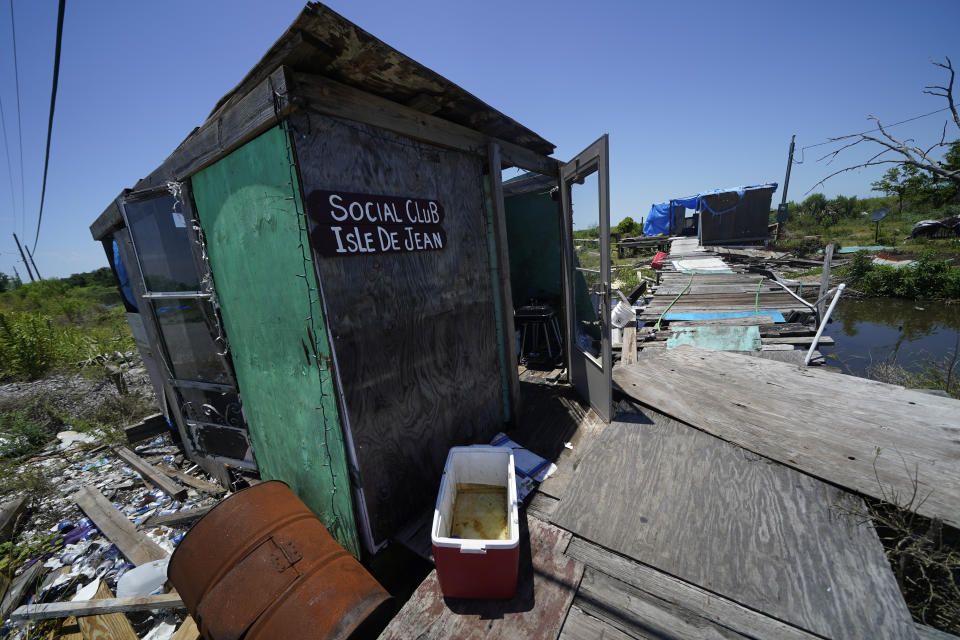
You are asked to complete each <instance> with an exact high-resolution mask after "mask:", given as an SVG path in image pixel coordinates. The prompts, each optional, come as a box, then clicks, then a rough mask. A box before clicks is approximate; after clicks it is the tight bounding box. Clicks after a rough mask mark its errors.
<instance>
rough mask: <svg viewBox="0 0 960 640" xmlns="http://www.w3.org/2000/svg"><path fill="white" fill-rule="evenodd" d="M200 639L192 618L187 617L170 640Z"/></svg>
mask: <svg viewBox="0 0 960 640" xmlns="http://www.w3.org/2000/svg"><path fill="white" fill-rule="evenodd" d="M199 639H200V630H199V629H198V628H197V623H196V622H194V620H193V617H192V616H187V618H186V620H184V621H183V624H181V625H180V626H179V627H178V628H177V630H176V632H175V633H174V634H173V637H171V638H170V640H199Z"/></svg>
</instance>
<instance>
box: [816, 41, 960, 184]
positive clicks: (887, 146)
mask: <svg viewBox="0 0 960 640" xmlns="http://www.w3.org/2000/svg"><path fill="white" fill-rule="evenodd" d="M930 62H931V63H932V64H934V65H936V66H938V67H940V68H942V69H946V70H947V71H949V72H950V81H949V82H948V83H947V85H946V86H940V85H930V86H926V87H924V88H923V92H924V93H929V94H930V95H933V96H940V97H943V98H946V99H947V105H948V106H947V107H946V108H948V109H950V112H951V113H952V114H953V123H954V124H955V125H956V126H957V129H960V115H958V114H957V104H956V102H954V99H953V79H954V75H955V73H954V69H953V63H952V62H951V61H950V58H949V57H946V62H945V63H943V62H937V61H936V60H931V61H930ZM868 119H869V120H873V121H874V122H876V123H877V128H876V129H874V130H873V131H865V132H863V133H851V134H849V135H845V136H839V137H837V138H830V142H843V141H847V142H846V143H845V144H843V145H842V146H841V147H839V148H838V149H835V150H834V151H831V152H830V153H827V154H826V155H824V156H822V157H820V158H818V160H817V161H818V162H819V161H821V160H825V159H827V158H829V160H828V162H827V164H830V163H832V162H833V161H834V160H835V159H836V158H837V156H838V155H839V154H840V153H841V152H843V151H845V150H847V149H850V148H851V147H855V146H857V145H859V144H863V143H865V142H866V143H873V144H877V145H880V147H882V149H881V150H880V151H879V152H878V153H876V154H874V155H873V156H872V157H871V158H870V159H868V160H867V161H866V162H861V163H860V164H855V165H853V166H851V167H845V168H843V169H840V170H838V171H834V172H833V173H831V174H830V175H828V176H827V177H826V178H823V179H822V180H820V182H818V183H816V184H815V185H813V186H812V187H811V188H810V189H809V191H807V193H810V191H813V190H814V189H816V188H817V187H819V186H823V184H824V183H825V182H826V181H827V180H829V179H830V178H832V177H834V176H836V175H839V174H841V173H845V172H847V171H853V170H854V169H862V168H864V167H874V166H878V165H882V164H897V165H910V166H914V167H916V168H918V169H922V170H923V171H927V172H929V173H930V174H931V175H933V176H935V177H938V178H941V179H944V180H950V181H951V182H955V183H957V184H960V169H951V168H949V167H946V166H944V165H943V163H941V162H940V161H938V160H935V159H934V158H933V157H931V155H930V154H931V153H933V151H934V150H936V149H939V148H941V147H947V146H950V144H952V142H947V125H948V124H949V121H945V122H944V123H943V133H942V134H941V135H940V140H939V142H937V143H936V144H933V145H930V146H929V147H927V148H926V149H924V148H922V147H919V146H915V143H914V141H913V140H898V139H897V138H894V137H893V136H891V135H890V134H889V133H888V132H887V131H886V129H884V127H883V124H881V122H880V119H879V118H877V117H876V116H874V115H871V116H870V117H869V118H868ZM874 131H878V132H879V133H880V135H876V134H874V133H873V132H874ZM871 134H872V135H871ZM889 154H897V155H899V156H900V157H897V158H891V157H886V156H888V155H889Z"/></svg>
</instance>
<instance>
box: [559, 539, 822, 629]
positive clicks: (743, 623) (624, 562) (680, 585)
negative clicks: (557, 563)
mask: <svg viewBox="0 0 960 640" xmlns="http://www.w3.org/2000/svg"><path fill="white" fill-rule="evenodd" d="M567 555H568V556H571V557H573V558H576V559H577V560H579V561H580V562H582V563H583V564H584V565H586V566H587V567H593V568H594V569H596V570H598V571H602V572H603V573H605V574H606V575H608V576H610V577H612V578H616V579H617V580H620V581H621V582H625V583H626V584H629V585H631V586H633V587H636V588H637V589H639V590H641V591H644V592H646V593H648V594H651V595H653V596H655V597H656V598H658V599H660V600H663V601H665V602H669V603H670V604H672V605H675V606H678V607H681V608H683V609H686V610H688V611H689V612H691V613H693V614H696V615H698V616H700V617H703V618H705V619H707V620H710V621H712V622H714V623H716V624H718V625H720V626H722V627H726V628H728V629H731V630H733V631H736V632H737V633H741V634H743V635H745V636H747V637H750V638H779V639H780V640H813V639H814V638H816V637H817V636H814V635H813V634H810V633H808V632H806V631H803V630H802V629H798V628H797V627H794V626H792V625H789V624H786V623H785V622H781V621H779V620H777V619H775V618H771V617H769V616H766V615H764V614H762V613H759V612H757V611H754V610H753V609H748V608H747V607H744V606H743V605H741V604H738V603H736V602H734V601H733V600H730V599H728V598H724V597H722V596H719V595H717V594H715V593H712V592H710V591H707V590H706V589H702V588H700V587H698V586H697V585H695V584H691V583H689V582H684V581H683V580H680V579H678V578H674V577H673V576H671V575H668V574H666V573H663V572H662V571H657V570H656V569H654V568H652V567H649V566H647V565H645V564H641V563H639V562H637V561H635V560H632V559H630V558H627V557H625V556H622V555H619V554H617V553H614V552H612V551H609V550H607V549H604V548H603V547H601V546H599V545H596V544H594V543H592V542H590V541H589V540H584V539H583V538H579V537H577V536H574V538H573V539H572V540H571V541H570V545H569V546H568V547H567Z"/></svg>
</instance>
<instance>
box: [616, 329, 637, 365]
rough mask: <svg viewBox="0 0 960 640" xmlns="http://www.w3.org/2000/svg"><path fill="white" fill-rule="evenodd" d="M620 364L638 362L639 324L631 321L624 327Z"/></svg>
mask: <svg viewBox="0 0 960 640" xmlns="http://www.w3.org/2000/svg"><path fill="white" fill-rule="evenodd" d="M620 353H621V356H620V364H622V365H628V364H636V362H637V326H636V323H635V322H631V323H630V324H628V325H627V326H625V327H624V328H623V343H622V346H621V348H620Z"/></svg>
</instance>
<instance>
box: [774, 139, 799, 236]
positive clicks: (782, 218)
mask: <svg viewBox="0 0 960 640" xmlns="http://www.w3.org/2000/svg"><path fill="white" fill-rule="evenodd" d="M796 139H797V135H796V134H794V135H792V136H790V153H789V154H787V175H786V176H785V177H784V178H783V198H781V200H780V206H779V207H777V240H779V239H780V238H781V237H782V235H783V228H784V227H785V226H786V225H787V189H789V188H790V169H791V168H792V167H793V147H794V141H795V140H796Z"/></svg>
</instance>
